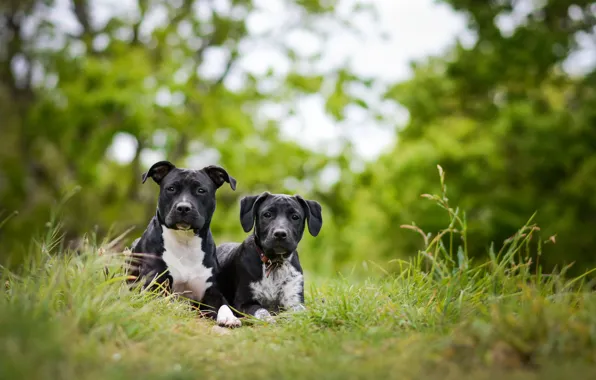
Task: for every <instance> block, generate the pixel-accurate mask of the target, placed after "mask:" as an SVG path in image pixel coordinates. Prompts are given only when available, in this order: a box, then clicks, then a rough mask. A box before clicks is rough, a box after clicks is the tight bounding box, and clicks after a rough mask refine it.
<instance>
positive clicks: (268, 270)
mask: <svg viewBox="0 0 596 380" xmlns="http://www.w3.org/2000/svg"><path fill="white" fill-rule="evenodd" d="M255 247H256V248H257V252H258V253H259V256H260V257H261V262H262V263H263V264H265V276H267V277H269V275H270V274H271V272H273V270H274V269H276V268H277V267H279V265H280V263H278V262H273V261H271V259H269V258H268V257H267V256H265V253H264V252H263V250H262V249H261V248H260V247H259V246H258V245H256V244H255Z"/></svg>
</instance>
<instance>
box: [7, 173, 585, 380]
mask: <svg viewBox="0 0 596 380" xmlns="http://www.w3.org/2000/svg"><path fill="white" fill-rule="evenodd" d="M441 174H442V173H441ZM441 181H442V183H444V178H443V175H441ZM443 189H444V191H443V194H441V195H432V196H431V195H426V196H425V197H427V198H429V199H431V200H433V201H435V202H437V203H438V205H439V206H441V207H443V208H444V209H445V210H446V212H447V213H448V215H449V217H450V221H451V223H450V225H449V226H447V228H446V229H445V230H443V231H439V232H437V233H436V234H426V233H424V232H422V231H421V230H420V229H418V227H416V226H407V227H406V228H410V229H412V230H415V231H417V232H419V233H421V235H422V240H423V241H424V248H423V249H422V250H421V251H420V252H419V253H418V254H417V255H416V256H415V257H414V258H412V259H411V260H409V261H407V262H406V261H398V262H394V263H393V264H392V265H393V266H397V267H399V269H398V270H395V271H392V272H391V273H389V272H387V271H385V270H384V269H383V268H381V267H379V270H378V272H379V274H378V276H376V277H375V278H370V279H368V280H366V281H355V280H353V279H348V278H336V279H314V278H312V276H308V274H307V292H306V296H307V301H306V302H307V308H308V310H307V311H306V312H302V313H297V314H285V315H281V316H279V317H278V323H276V324H265V323H258V322H256V321H251V320H246V321H245V325H244V326H243V327H242V328H240V329H236V330H223V329H219V328H216V327H214V324H213V323H212V322H210V321H208V320H203V319H199V318H197V317H196V314H195V313H193V312H192V311H191V310H189V309H188V307H187V305H186V304H184V303H182V302H179V301H176V300H175V299H173V298H167V297H162V296H156V295H154V294H150V293H148V292H140V291H136V292H135V291H133V292H131V291H129V290H128V289H127V287H126V286H124V284H123V279H124V274H123V273H122V270H121V265H122V262H123V257H122V256H121V255H118V254H114V253H109V249H107V248H109V244H107V245H106V244H92V245H91V246H90V247H89V248H88V249H86V250H85V251H84V252H82V253H80V252H79V253H73V252H68V251H64V250H62V249H60V244H59V242H60V236H59V233H58V231H59V226H50V228H49V232H48V234H47V236H45V237H44V239H43V240H42V241H41V242H40V243H39V244H36V245H35V247H36V249H35V252H33V253H32V254H31V255H30V258H29V261H28V262H27V264H26V265H24V266H23V267H22V268H21V269H20V270H18V271H15V272H9V271H8V270H6V269H4V270H3V271H2V284H3V286H4V294H3V296H2V297H0V374H1V375H2V376H1V378H5V379H48V378H60V379H66V380H68V379H108V378H109V379H131V378H143V379H165V378H167V379H196V378H209V379H219V378H221V379H227V378H244V379H253V378H254V379H260V378H316V377H319V378H325V379H334V378H337V379H347V378H348V379H356V378H399V379H429V378H437V379H461V378H474V379H484V378H487V379H488V378H504V377H507V378H512V379H516V378H519V379H538V378H540V379H545V378H546V379H555V378H561V377H563V376H566V377H569V376H570V375H571V376H573V377H574V378H576V379H579V378H586V379H590V378H595V375H596V365H595V364H594V362H595V360H596V347H595V345H596V297H595V295H594V293H593V292H592V291H591V290H590V288H591V286H590V284H585V279H586V278H587V277H588V276H582V277H580V278H574V279H566V278H565V275H564V270H562V271H561V273H557V274H549V275H545V274H542V273H541V272H540V269H539V265H536V264H535V263H534V262H533V261H536V259H537V258H539V256H540V253H541V244H543V243H544V241H543V240H541V238H540V236H539V232H540V231H539V229H538V227H537V226H535V225H532V224H530V223H528V225H526V226H524V227H523V228H522V229H520V231H518V233H516V234H515V235H514V236H512V237H511V239H509V240H508V241H506V242H505V243H504V244H503V246H502V248H501V249H500V250H498V251H496V250H494V249H491V251H490V252H489V259H488V260H486V261H485V262H482V263H474V262H472V260H471V259H470V258H468V257H467V247H466V242H467V239H466V233H467V225H466V220H465V216H464V215H463V214H461V213H460V212H459V210H457V209H455V210H454V209H452V208H451V207H450V206H449V204H448V201H447V198H446V196H445V187H444V186H443ZM547 241H548V239H547ZM106 268H108V271H107V272H106V270H105V269H106Z"/></svg>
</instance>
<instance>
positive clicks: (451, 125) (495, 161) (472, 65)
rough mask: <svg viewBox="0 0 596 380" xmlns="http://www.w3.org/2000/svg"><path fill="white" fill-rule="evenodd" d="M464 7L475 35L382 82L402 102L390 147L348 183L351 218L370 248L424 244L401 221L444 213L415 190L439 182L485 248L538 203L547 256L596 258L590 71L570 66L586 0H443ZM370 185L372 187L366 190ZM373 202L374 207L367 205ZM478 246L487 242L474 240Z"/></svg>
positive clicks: (551, 259) (588, 14) (582, 39)
mask: <svg viewBox="0 0 596 380" xmlns="http://www.w3.org/2000/svg"><path fill="white" fill-rule="evenodd" d="M445 2H446V3H449V4H451V5H452V6H453V7H454V8H455V9H456V10H458V11H461V12H463V13H464V14H466V15H467V17H468V20H469V27H470V28H471V30H472V31H473V32H474V33H475V34H476V41H475V43H474V44H473V45H472V46H469V47H466V46H463V45H462V44H461V43H460V44H457V45H456V46H455V47H454V48H453V49H452V50H451V51H450V52H449V53H448V54H447V55H446V56H445V57H443V58H430V59H428V60H427V61H425V62H420V63H417V64H414V65H413V71H414V76H413V78H412V79H411V80H410V81H407V82H406V83H399V84H396V85H395V86H393V87H392V88H391V89H389V91H388V92H387V94H386V97H387V98H388V99H392V100H394V101H396V102H399V103H400V104H401V105H403V106H404V107H405V108H407V110H408V111H409V115H410V118H409V122H408V124H407V125H406V126H405V128H403V129H402V130H401V131H399V133H398V143H397V144H396V146H395V148H394V150H393V151H392V152H390V153H388V154H386V155H384V156H383V157H381V158H380V159H379V160H378V162H374V163H372V164H370V165H369V167H368V168H367V170H366V171H365V172H364V173H363V174H361V175H359V176H358V177H357V179H356V183H357V185H355V186H354V189H357V190H354V191H351V192H350V193H349V194H350V195H345V196H344V198H347V197H349V196H353V197H356V199H358V201H355V202H352V204H353V205H355V206H354V208H353V209H352V211H351V213H352V214H351V215H352V216H351V219H352V220H353V222H352V224H349V225H348V226H347V229H348V230H349V229H352V228H358V230H359V231H360V236H364V237H366V238H365V239H359V240H358V242H354V241H350V242H349V243H347V246H349V245H354V244H360V247H361V249H364V247H368V252H370V251H374V252H382V253H381V254H380V256H382V257H385V258H390V257H394V256H395V255H396V253H397V252H413V251H415V250H416V249H418V248H420V246H421V245H420V237H419V236H417V235H416V234H412V233H411V232H410V231H401V232H400V231H399V230H398V226H399V225H400V224H410V223H412V222H413V221H415V222H416V223H417V224H418V225H420V226H422V227H423V229H424V230H427V231H436V230H438V229H440V228H441V226H445V225H446V220H445V219H444V216H441V215H442V214H441V213H440V211H438V210H435V207H434V206H433V205H431V204H429V205H427V203H426V202H422V201H420V195H421V194H422V193H430V192H432V191H433V190H438V189H437V187H438V185H439V183H438V181H437V172H436V170H437V169H436V165H437V164H440V165H441V166H442V167H443V168H444V169H445V170H446V172H447V174H448V192H449V196H450V198H451V199H452V200H453V201H454V203H457V204H459V205H461V206H462V207H463V209H465V210H467V211H468V213H467V217H468V224H469V226H470V229H471V235H472V236H471V238H472V239H474V240H472V241H473V242H474V243H475V244H472V245H473V246H475V247H478V248H479V250H477V251H476V252H473V254H475V255H476V256H486V255H487V252H488V249H489V243H490V242H491V241H492V242H494V243H495V244H500V242H502V241H504V240H505V239H506V238H508V237H509V236H511V235H512V234H513V233H514V232H515V230H516V229H517V228H519V227H520V226H521V225H523V224H524V223H525V222H526V221H527V220H528V219H529V217H530V216H531V215H532V214H533V213H534V212H535V211H538V214H537V219H536V221H537V222H538V224H539V225H540V226H541V227H542V228H543V232H544V233H543V236H546V237H548V236H550V235H555V234H556V238H555V241H556V244H555V245H551V246H549V247H548V250H547V254H546V255H545V256H543V257H541V258H540V260H541V262H542V263H544V264H546V265H547V267H548V268H553V266H555V265H561V264H564V263H570V262H574V261H575V262H576V265H575V267H574V268H575V270H576V271H578V272H581V271H583V270H584V269H585V268H586V267H587V266H593V265H594V264H596V255H595V254H594V252H595V251H594V247H596V234H594V231H596V218H595V215H596V196H595V194H596V90H595V89H596V71H595V70H594V67H593V65H592V67H590V68H587V69H585V70H584V72H577V70H576V72H573V71H572V72H571V73H570V71H568V70H566V68H568V67H569V66H570V63H573V60H574V57H575V56H577V54H578V51H579V50H580V48H582V49H587V50H588V51H589V52H592V53H594V52H595V51H596V35H595V34H596V29H595V25H596V23H595V18H596V6H595V5H594V3H593V2H592V1H564V0H550V1H541V2H530V1H490V2H477V1H471V0H453V1H445ZM371 194H374V196H371ZM370 204H374V205H375V206H376V207H371V206H370ZM482 247H484V249H483V248H482Z"/></svg>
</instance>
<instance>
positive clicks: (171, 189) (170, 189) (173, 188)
mask: <svg viewBox="0 0 596 380" xmlns="http://www.w3.org/2000/svg"><path fill="white" fill-rule="evenodd" d="M166 190H167V191H169V192H170V193H173V192H174V191H176V188H175V187H174V186H170V187H168V188H167V189H166Z"/></svg>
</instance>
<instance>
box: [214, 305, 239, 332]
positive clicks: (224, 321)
mask: <svg viewBox="0 0 596 380" xmlns="http://www.w3.org/2000/svg"><path fill="white" fill-rule="evenodd" d="M217 324H218V325H220V326H224V327H240V326H242V322H241V321H240V319H238V318H236V317H235V316H234V313H232V310H230V308H229V307H228V306H227V305H222V307H220V308H219V310H218V311H217Z"/></svg>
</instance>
